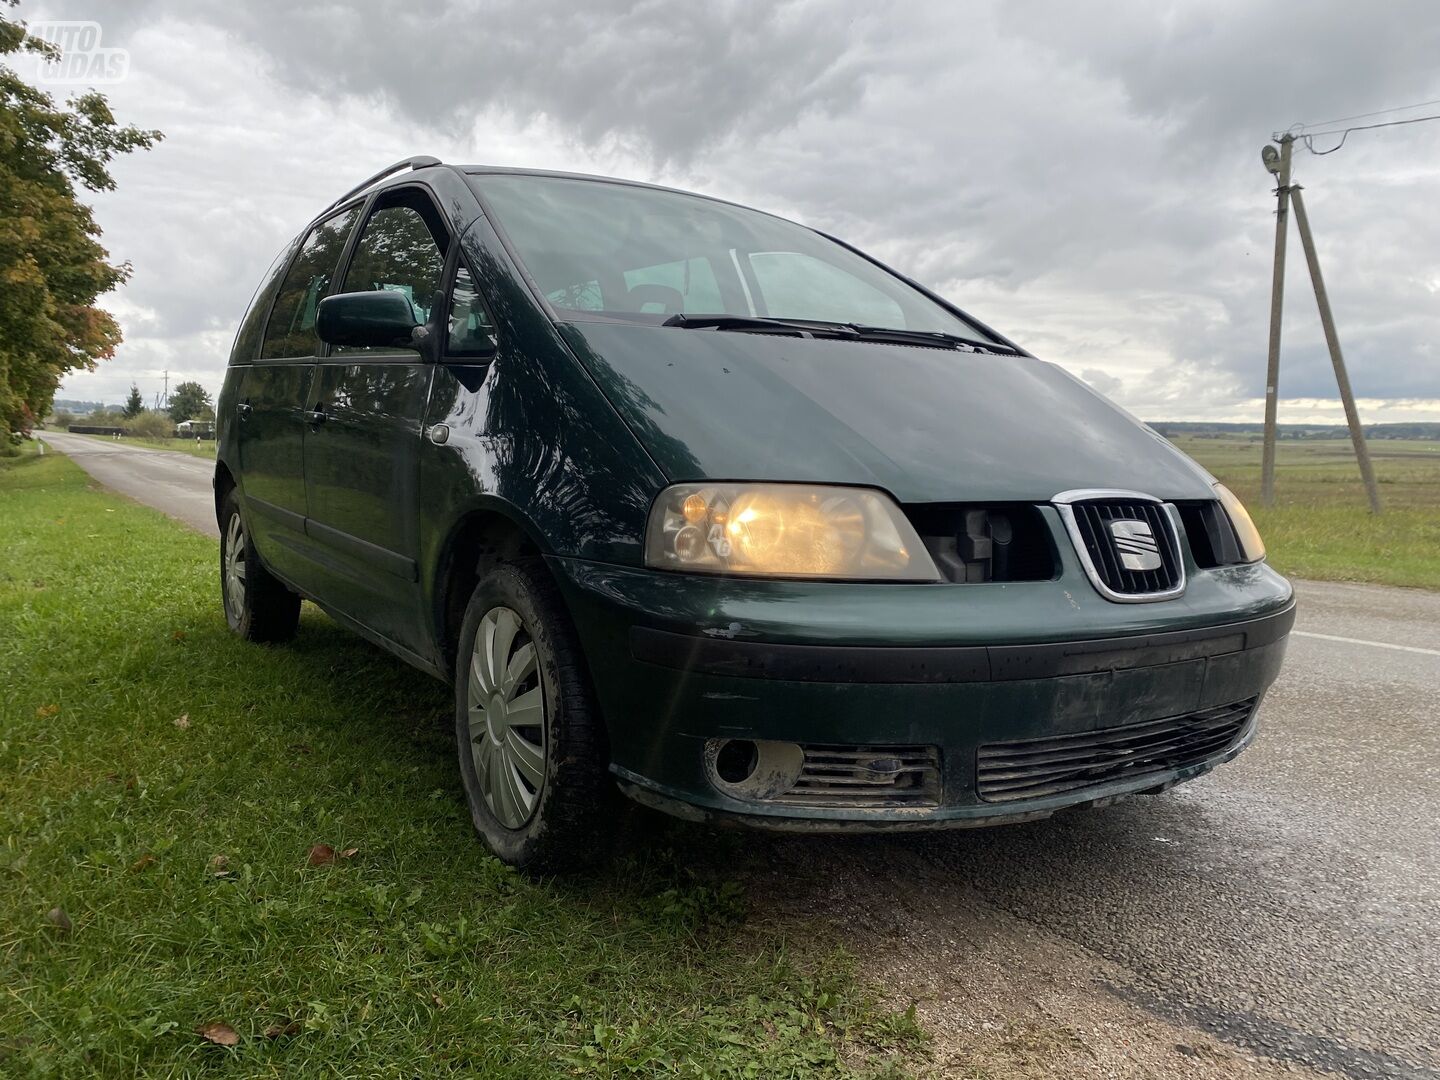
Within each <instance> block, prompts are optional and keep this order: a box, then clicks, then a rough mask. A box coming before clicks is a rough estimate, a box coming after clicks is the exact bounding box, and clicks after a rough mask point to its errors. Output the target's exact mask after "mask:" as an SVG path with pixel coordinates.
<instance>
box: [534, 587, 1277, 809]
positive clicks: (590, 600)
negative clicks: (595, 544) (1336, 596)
mask: <svg viewBox="0 0 1440 1080" xmlns="http://www.w3.org/2000/svg"><path fill="white" fill-rule="evenodd" d="M553 567H554V569H555V571H556V574H557V577H558V578H559V580H560V582H561V586H562V590H563V591H564V592H565V594H566V598H567V600H568V602H569V604H570V607H571V610H572V613H573V614H574V615H575V619H576V624H577V627H578V628H579V631H580V633H581V636H582V638H583V639H584V645H585V651H586V655H587V657H588V658H589V660H590V663H591V674H592V677H593V679H594V682H595V687H596V692H597V694H598V696H599V698H600V703H601V706H602V709H603V710H604V713H605V716H606V719H607V723H608V726H609V731H610V737H611V751H612V761H613V765H612V768H613V770H614V772H615V774H616V776H617V778H618V780H619V781H620V783H621V785H622V787H623V788H624V789H625V790H626V791H627V793H628V794H630V795H631V796H632V797H633V798H635V799H637V800H638V801H640V802H643V803H646V804H648V805H652V806H655V807H657V808H659V809H663V810H666V811H667V812H669V813H672V814H676V815H677V816H682V817H688V818H694V819H706V820H733V821H736V822H742V823H745V824H750V825H755V826H760V827H765V828H772V829H800V830H806V831H817V830H833V831H850V830H885V829H926V828H955V827H966V826H977V825H989V824H1000V823H1004V822H1011V821H1024V820H1029V819H1033V818H1037V817H1044V816H1046V815H1048V814H1051V813H1054V812H1055V811H1056V810H1059V809H1062V808H1065V807H1071V806H1077V805H1094V804H1097V803H1103V802H1108V801H1112V800H1114V799H1117V798H1121V797H1124V796H1126V795H1129V794H1135V793H1139V792H1146V793H1149V792H1155V791H1160V790H1163V789H1165V788H1167V787H1170V786H1173V785H1174V784H1177V783H1180V782H1182V781H1184V780H1188V779H1190V778H1192V777H1194V776H1197V775H1199V774H1201V773H1203V772H1206V771H1208V770H1209V769H1212V768H1214V767H1215V766H1216V765H1219V764H1221V763H1222V762H1224V761H1228V760H1229V759H1231V758H1233V757H1234V756H1235V755H1236V754H1238V753H1239V752H1240V751H1241V750H1242V749H1243V748H1244V747H1245V746H1246V745H1248V743H1249V741H1250V740H1251V739H1252V738H1253V736H1254V732H1255V725H1256V717H1257V712H1258V710H1259V705H1260V701H1261V699H1262V697H1263V695H1264V692H1265V690H1266V689H1267V688H1268V687H1269V685H1270V683H1271V682H1272V681H1273V680H1274V679H1275V677H1276V675H1277V674H1278V672H1279V668H1280V662H1281V659H1282V657H1283V654H1284V649H1285V643H1286V637H1287V635H1288V633H1289V630H1290V627H1291V625H1292V623H1293V621H1294V605H1293V601H1292V599H1291V594H1290V589H1289V586H1288V583H1286V582H1285V581H1284V580H1283V579H1282V578H1280V577H1279V576H1278V575H1276V574H1274V573H1273V572H1272V571H1269V570H1268V568H1265V567H1264V566H1263V565H1262V566H1253V567H1246V568H1243V570H1230V571H1225V572H1218V573H1215V574H1211V575H1198V576H1197V578H1196V579H1195V580H1193V581H1192V585H1191V588H1190V589H1189V590H1188V592H1187V596H1186V597H1185V598H1184V600H1183V601H1180V602H1167V603H1164V604H1152V605H1143V607H1144V608H1146V609H1148V610H1143V611H1137V610H1135V609H1136V608H1137V607H1141V606H1140V605H1123V606H1122V605H1113V604H1107V603H1105V602H1104V601H1100V602H1099V603H1096V602H1095V601H1093V600H1091V599H1090V598H1089V597H1087V596H1084V595H1083V594H1080V595H1078V596H1077V594H1076V593H1075V592H1071V591H1070V590H1068V589H1065V588H1061V587H1059V586H1057V583H1054V582H1041V583H1033V585H1031V584H1026V585H1021V586H1014V585H1010V586H983V587H981V589H980V590H979V591H976V590H975V589H973V588H969V589H967V588H966V587H958V588H944V587H919V588H918V589H914V590H905V589H903V588H900V589H897V588H896V587H893V586H863V585H861V586H848V587H837V586H834V585H822V586H818V587H817V586H815V585H807V584H803V583H794V582H791V583H782V582H744V581H736V580H734V579H730V580H725V581H697V580H695V579H692V578H686V577H683V576H679V575H671V574H661V573H654V572H645V571H636V570H630V569H625V568H618V567H612V566H600V565H597V564H591V563H584V562H579V561H575V560H554V562H553ZM1097 599H1098V598H1097ZM1067 632H1068V633H1069V634H1070V635H1072V636H1068V637H1060V635H1065V634H1067ZM1057 638H1058V639H1057Z"/></svg>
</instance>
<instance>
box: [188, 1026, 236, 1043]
mask: <svg viewBox="0 0 1440 1080" xmlns="http://www.w3.org/2000/svg"><path fill="white" fill-rule="evenodd" d="M195 1034H196V1035H199V1036H200V1037H201V1038H202V1039H208V1040H209V1041H210V1042H212V1043H214V1044H215V1045H216V1046H239V1045H240V1033H239V1032H237V1031H236V1030H235V1029H234V1028H232V1027H231V1026H230V1025H229V1024H222V1023H220V1022H219V1021H215V1022H214V1023H210V1024H201V1025H200V1026H199V1027H197V1028H196V1029H195Z"/></svg>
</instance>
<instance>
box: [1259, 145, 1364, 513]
mask: <svg viewBox="0 0 1440 1080" xmlns="http://www.w3.org/2000/svg"><path fill="white" fill-rule="evenodd" d="M1279 143H1280V150H1279V152H1278V153H1277V152H1276V150H1275V148H1274V147H1273V146H1266V147H1265V150H1264V152H1263V154H1262V157H1263V158H1264V161H1265V167H1266V168H1267V169H1269V170H1270V172H1272V173H1274V174H1275V176H1276V179H1277V181H1278V186H1277V187H1276V188H1275V194H1276V198H1277V200H1278V204H1277V209H1276V212H1275V272H1274V276H1273V278H1272V279H1271V282H1270V353H1269V358H1268V363H1267V366H1266V373H1265V449H1264V456H1263V457H1262V459H1261V466H1260V501H1261V502H1262V503H1263V504H1264V505H1266V506H1274V505H1275V420H1276V410H1277V407H1278V405H1279V402H1280V393H1279V389H1280V317H1281V312H1282V309H1283V306H1284V302H1285V234H1286V232H1287V230H1288V226H1289V217H1290V215H1289V204H1290V202H1291V201H1292V200H1293V201H1294V203H1295V225H1296V227H1297V228H1298V229H1299V230H1300V243H1301V246H1302V247H1304V249H1305V262H1306V265H1307V266H1308V267H1309V268H1310V283H1311V284H1312V285H1313V286H1314V287H1315V304H1316V306H1317V307H1318V308H1319V309H1320V325H1321V327H1322V328H1323V329H1324V331H1325V344H1326V346H1327V347H1328V348H1329V349H1330V362H1331V363H1332V364H1334V366H1335V383H1336V385H1337V386H1339V388H1340V401H1341V403H1342V404H1343V405H1344V406H1345V422H1346V423H1347V424H1348V425H1349V427H1350V441H1351V443H1353V444H1354V446H1355V460H1356V461H1357V462H1358V463H1359V465H1360V478H1361V479H1362V480H1364V481H1365V495H1366V497H1367V498H1368V499H1369V500H1370V512H1371V513H1372V514H1378V513H1380V510H1381V507H1380V489H1379V487H1377V486H1376V483H1375V470H1374V468H1373V466H1372V465H1371V464H1370V450H1369V448H1368V447H1367V446H1366V445H1365V431H1364V429H1363V428H1362V427H1361V426H1360V413H1359V411H1358V410H1357V409H1356V408H1355V394H1354V392H1353V391H1352V390H1351V389H1350V376H1349V375H1348V374H1347V373H1346V371H1345V357H1344V356H1343V355H1342V354H1341V352H1340V338H1339V336H1338V335H1337V334H1336V333H1335V317H1334V315H1333V314H1332V313H1331V311H1330V296H1329V294H1328V293H1327V292H1326V291H1325V279H1324V278H1323V277H1322V276H1321V274H1320V258H1319V256H1318V255H1316V253H1315V237H1314V236H1313V235H1312V234H1311V232H1310V219H1309V218H1308V217H1307V216H1306V214H1305V200H1304V199H1303V198H1302V197H1301V195H1300V185H1299V184H1291V183H1290V152H1291V150H1292V149H1293V147H1294V144H1295V136H1293V135H1291V134H1289V133H1286V134H1285V135H1282V136H1280V139H1279Z"/></svg>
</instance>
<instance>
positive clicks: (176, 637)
mask: <svg viewBox="0 0 1440 1080" xmlns="http://www.w3.org/2000/svg"><path fill="white" fill-rule="evenodd" d="M170 640H171V641H184V640H185V631H184V630H176V631H175V632H174V633H173V634H171V635H170Z"/></svg>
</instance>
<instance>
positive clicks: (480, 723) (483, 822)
mask: <svg viewBox="0 0 1440 1080" xmlns="http://www.w3.org/2000/svg"><path fill="white" fill-rule="evenodd" d="M458 646H459V647H458V649H457V650H456V661H455V741H456V745H457V748H458V750H459V758H460V778H461V781H462V782H463V784H464V786H465V797H466V800H467V801H468V802H469V804H470V816H471V819H472V820H473V821H474V823H475V830H476V831H477V832H478V833H479V834H480V836H481V838H482V839H484V841H485V843H486V845H487V846H488V847H489V848H490V850H491V851H492V852H494V853H495V855H496V856H497V857H498V858H500V859H501V860H502V861H503V862H506V863H508V864H510V865H511V866H514V867H517V868H519V869H522V870H525V871H527V872H529V873H533V874H563V873H568V872H572V871H575V870H578V869H581V868H583V867H585V866H587V865H590V864H593V863H594V862H596V861H597V860H598V859H599V858H601V857H603V854H604V853H605V850H606V844H605V843H604V841H605V840H606V839H608V837H607V833H608V831H609V824H608V823H609V821H610V819H611V818H612V817H613V815H612V814H611V813H609V811H610V810H611V809H612V807H611V806H610V802H611V800H612V799H613V798H614V792H615V789H614V784H613V782H612V781H611V780H610V777H609V772H608V760H609V757H608V749H607V744H606V740H605V735H604V729H603V726H602V723H601V720H600V715H599V710H598V709H597V708H596V706H595V703H594V698H593V695H592V693H591V690H590V684H589V679H588V677H587V675H586V672H585V665H584V662H583V657H582V654H581V652H580V646H579V642H578V641H577V640H576V637H575V631H574V629H573V628H572V626H571V624H570V619H569V615H568V613H567V612H566V610H565V607H564V604H563V603H562V601H561V599H560V595H559V592H558V591H557V590H556V588H555V585H554V583H553V582H552V581H551V580H550V579H549V578H548V577H546V576H545V574H544V571H543V570H541V569H539V568H536V567H531V566H527V565H524V564H519V563H508V564H504V565H501V566H499V567H498V568H496V569H495V570H493V571H492V572H490V573H489V574H487V575H486V576H485V577H484V578H483V579H482V580H481V581H480V583H479V584H478V585H477V586H476V587H475V592H474V593H473V594H472V596H471V598H470V603H469V606H468V607H467V608H466V610H465V620H464V623H463V624H462V627H461V632H460V640H459V643H458Z"/></svg>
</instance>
